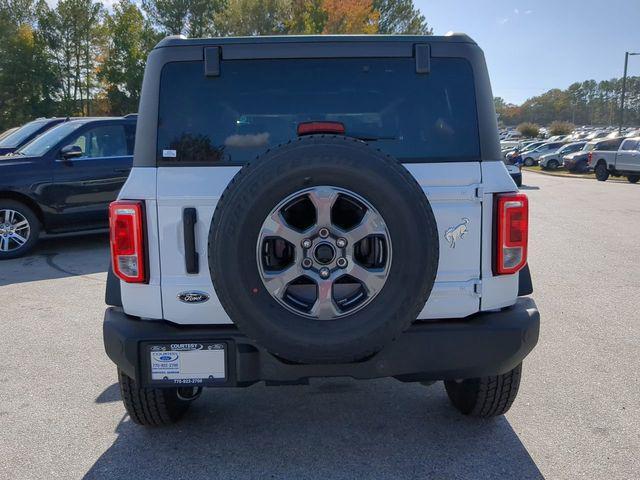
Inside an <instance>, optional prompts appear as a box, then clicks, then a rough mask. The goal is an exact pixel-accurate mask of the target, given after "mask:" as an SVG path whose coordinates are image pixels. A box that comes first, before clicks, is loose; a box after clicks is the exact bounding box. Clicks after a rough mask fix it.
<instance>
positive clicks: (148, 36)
mask: <svg viewBox="0 0 640 480" xmlns="http://www.w3.org/2000/svg"><path fill="white" fill-rule="evenodd" d="M105 26H106V28H107V31H108V34H109V40H108V43H107V46H106V51H105V55H104V60H103V62H102V65H101V66H100V68H99V73H98V76H99V78H100V80H102V82H103V84H104V88H105V93H106V97H107V100H108V103H109V110H110V112H111V113H112V114H115V115H123V114H126V113H130V112H135V111H137V109H138V103H139V101H140V89H141V87H142V76H143V74H144V66H145V62H146V59H147V55H148V54H149V52H150V51H151V49H152V48H153V46H154V45H155V44H156V43H157V42H158V40H159V39H160V38H159V35H158V34H157V33H156V32H155V31H154V30H153V28H152V27H151V25H150V24H149V22H148V21H147V20H146V19H145V18H144V15H143V14H142V12H141V11H140V9H139V8H138V7H137V6H136V4H135V3H133V1H132V0H120V2H118V3H116V4H115V5H114V6H113V13H111V14H110V15H108V16H107V18H106V22H105Z"/></svg>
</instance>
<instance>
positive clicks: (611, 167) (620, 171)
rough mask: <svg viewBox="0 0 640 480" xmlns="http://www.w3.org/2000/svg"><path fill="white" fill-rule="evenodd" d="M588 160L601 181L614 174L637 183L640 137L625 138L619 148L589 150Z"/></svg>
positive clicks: (639, 165) (639, 171) (639, 161)
mask: <svg viewBox="0 0 640 480" xmlns="http://www.w3.org/2000/svg"><path fill="white" fill-rule="evenodd" d="M588 162H589V165H590V166H592V167H593V169H594V171H595V173H596V178H597V179H598V180H600V181H601V182H604V181H605V180H607V179H608V178H609V176H610V175H613V176H614V177H627V180H629V182H631V183H637V182H638V180H640V137H636V138H626V139H624V140H623V141H622V142H621V143H620V148H619V149H618V150H593V151H591V152H589V160H588Z"/></svg>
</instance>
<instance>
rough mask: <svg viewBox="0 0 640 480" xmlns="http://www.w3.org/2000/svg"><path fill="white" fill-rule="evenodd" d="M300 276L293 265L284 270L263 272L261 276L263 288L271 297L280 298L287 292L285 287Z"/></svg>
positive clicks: (299, 272)
mask: <svg viewBox="0 0 640 480" xmlns="http://www.w3.org/2000/svg"><path fill="white" fill-rule="evenodd" d="M301 275H302V272H301V271H300V270H299V268H298V266H297V265H295V264H294V265H291V266H290V267H289V268H287V269H285V270H279V271H277V272H265V273H264V275H263V278H264V286H265V288H266V289H267V291H268V292H269V293H271V295H273V296H275V297H277V298H282V297H283V296H284V292H286V290H287V286H288V285H289V284H290V283H291V282H293V281H294V280H295V279H296V278H298V277H300V276H301Z"/></svg>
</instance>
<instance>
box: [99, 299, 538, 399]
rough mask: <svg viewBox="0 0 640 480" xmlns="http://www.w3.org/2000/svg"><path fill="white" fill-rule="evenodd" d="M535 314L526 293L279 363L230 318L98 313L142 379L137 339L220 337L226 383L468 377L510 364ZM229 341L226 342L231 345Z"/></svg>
mask: <svg viewBox="0 0 640 480" xmlns="http://www.w3.org/2000/svg"><path fill="white" fill-rule="evenodd" d="M539 329H540V314H539V312H538V309H537V308H536V304H535V302H534V301H533V299H531V298H521V299H519V300H518V301H517V302H516V304H515V305H513V306H512V307H509V308H506V309H504V310H502V311H499V312H483V313H478V314H476V315H473V316H471V317H469V318H465V319H459V320H441V321H429V322H416V323H415V324H413V325H412V326H411V327H410V328H409V329H408V330H407V331H406V332H404V333H403V334H402V335H400V336H399V337H398V338H397V339H396V340H395V341H393V342H392V343H390V344H389V345H387V346H386V347H385V348H384V349H383V350H381V351H380V352H378V353H377V354H375V355H373V356H372V357H370V358H368V359H366V360H363V361H360V362H354V363H345V364H314V365H305V364H298V363H292V362H286V361H283V360H281V359H280V358H278V357H276V356H275V355H272V354H271V353H269V352H267V351H266V350H264V349H263V348H262V347H260V346H259V345H257V344H256V343H255V342H254V341H253V340H251V339H249V338H247V337H246V336H245V335H243V334H242V333H241V332H240V331H239V330H238V329H237V328H236V327H235V326H234V325H206V326H205V325H189V326H188V325H176V324H173V323H170V322H166V321H154V320H140V319H138V318H136V317H132V316H128V315H126V314H125V313H124V312H123V311H122V309H120V308H115V307H110V308H108V309H107V311H106V312H105V317H104V324H103V334H104V346H105V350H106V352H107V355H108V356H109V358H110V359H111V360H112V361H113V362H114V363H115V364H116V365H118V367H119V368H120V369H121V370H123V371H124V373H126V374H127V375H128V376H129V377H131V378H133V379H135V380H139V381H140V383H141V385H143V386H145V378H147V375H145V374H144V372H143V366H142V365H143V363H142V362H141V361H140V352H141V348H142V345H144V344H145V342H158V343H163V342H168V343H198V342H209V341H219V342H228V343H227V344H228V346H229V351H228V352H227V360H228V364H227V366H228V368H229V370H228V382H227V386H236V387H240V386H248V385H251V384H253V383H256V382H259V381H267V382H298V381H301V380H304V379H308V378H312V377H334V376H348V377H353V378H360V379H367V378H382V377H401V378H408V377H407V376H409V375H410V376H411V378H413V379H416V380H420V381H428V380H453V379H459V378H476V377H482V376H488V375H497V374H502V373H506V372H508V371H509V370H512V369H513V368H515V367H516V366H517V365H518V364H519V363H520V362H522V360H523V359H524V358H525V357H526V356H527V355H528V354H529V352H531V350H533V347H534V346H535V345H536V343H537V342H538V334H539ZM232 347H234V348H232Z"/></svg>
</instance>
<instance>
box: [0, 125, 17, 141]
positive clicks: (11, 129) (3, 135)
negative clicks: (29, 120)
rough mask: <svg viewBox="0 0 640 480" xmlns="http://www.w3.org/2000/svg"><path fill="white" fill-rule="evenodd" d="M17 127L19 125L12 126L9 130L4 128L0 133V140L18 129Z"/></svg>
mask: <svg viewBox="0 0 640 480" xmlns="http://www.w3.org/2000/svg"><path fill="white" fill-rule="evenodd" d="M18 128H19V127H13V128H10V129H9V130H5V131H4V132H2V133H0V140H2V139H3V138H5V137H7V136H9V135H11V134H12V133H13V132H15V131H16V130H18Z"/></svg>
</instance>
